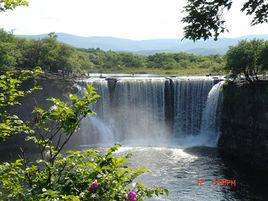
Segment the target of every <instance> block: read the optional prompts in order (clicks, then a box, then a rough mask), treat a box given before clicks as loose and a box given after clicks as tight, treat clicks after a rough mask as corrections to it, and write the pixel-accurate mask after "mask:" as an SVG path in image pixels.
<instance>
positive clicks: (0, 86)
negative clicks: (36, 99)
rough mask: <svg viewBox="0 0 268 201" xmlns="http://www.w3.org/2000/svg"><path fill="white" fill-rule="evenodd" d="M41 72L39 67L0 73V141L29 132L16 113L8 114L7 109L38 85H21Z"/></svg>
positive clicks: (16, 103) (17, 103)
mask: <svg viewBox="0 0 268 201" xmlns="http://www.w3.org/2000/svg"><path fill="white" fill-rule="evenodd" d="M40 72H41V69H40V68H36V69H35V70H34V71H29V70H21V71H7V72H3V71H2V72H1V73H0V111H1V112H0V142H1V141H4V140H6V138H7V137H9V136H11V135H15V134H18V133H22V132H25V133H29V132H31V129H30V128H29V126H28V124H27V123H25V122H23V121H22V120H21V119H20V118H19V117H18V116H17V115H13V114H10V113H9V112H8V109H9V108H10V107H12V106H14V105H19V104H20V102H19V99H20V98H21V97H24V96H25V95H28V94H30V93H32V92H33V91H34V90H37V89H38V87H33V88H31V89H24V88H22V85H23V84H24V83H25V82H27V81H29V80H31V79H33V78H34V77H36V76H37V75H38V74H39V73H40Z"/></svg>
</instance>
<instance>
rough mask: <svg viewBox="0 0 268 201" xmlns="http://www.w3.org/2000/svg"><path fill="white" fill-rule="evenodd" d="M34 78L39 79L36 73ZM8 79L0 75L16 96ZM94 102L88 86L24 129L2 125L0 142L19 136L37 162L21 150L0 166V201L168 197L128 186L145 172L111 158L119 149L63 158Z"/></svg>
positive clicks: (121, 159) (156, 190)
mask: <svg viewBox="0 0 268 201" xmlns="http://www.w3.org/2000/svg"><path fill="white" fill-rule="evenodd" d="M37 73H40V69H39V70H38V71H37ZM29 75H32V77H33V76H36V73H30V72H28V71H27V77H26V76H22V77H16V80H18V79H23V80H28V79H30V78H31V76H29ZM8 76H9V73H5V74H4V78H3V80H4V81H3V83H4V82H5V83H6V84H7V86H8V85H11V84H12V94H14V93H15V92H16V93H17V92H18V91H20V87H21V86H20V84H15V85H14V84H13V82H14V81H12V82H9V81H10V79H12V78H9V77H8ZM0 78H1V75H0ZM14 79H15V78H14ZM3 83H2V88H1V91H0V97H4V96H5V94H8V92H9V90H10V86H8V87H4V85H5V83H4V84H3ZM15 83H20V82H19V81H18V82H17V81H16V82H15ZM0 86H1V85H0ZM19 94H20V95H19V96H12V101H13V103H14V104H15V103H16V104H19V102H18V101H17V99H18V98H21V97H23V96H24V95H26V93H19ZM98 98H99V95H98V94H97V93H96V91H95V89H94V88H93V87H91V86H87V90H86V93H85V94H84V95H83V97H81V98H79V97H77V96H75V95H70V99H69V101H68V103H65V102H62V101H61V100H59V99H55V98H51V99H49V101H51V102H52V106H51V107H50V108H49V110H45V109H43V108H36V109H35V111H34V113H35V118H34V122H33V123H34V124H33V126H31V127H30V126H29V125H30V124H29V123H23V128H24V129H23V130H22V129H21V126H17V125H16V124H15V125H14V124H12V119H10V120H9V121H8V123H9V124H8V125H7V124H6V121H2V122H1V127H0V128H6V127H7V126H9V128H10V129H6V130H5V131H6V133H5V134H4V135H3V133H2V135H1V134H0V139H1V137H2V139H6V138H7V137H9V136H11V135H12V134H14V133H19V132H21V131H23V132H25V133H27V134H28V136H27V138H26V140H31V141H33V142H34V143H35V144H36V145H37V147H38V149H39V153H38V154H37V156H36V157H37V158H39V159H37V160H32V159H28V158H27V156H26V154H25V153H24V151H23V150H21V154H20V159H18V160H16V161H15V162H5V163H3V164H0V200H12V201H13V200H14V201H16V200H18V201H24V200H25V201H26V200H27V201H37V200H40V201H45V200H47V201H51V200H55V201H56V200H69V201H78V200H92V201H112V200H115V201H117V200H118V201H119V200H128V201H141V200H145V199H146V198H150V197H153V196H158V195H164V194H167V193H168V191H167V190H165V189H161V188H154V189H149V188H146V187H145V186H144V185H143V184H135V183H133V181H134V180H135V178H137V177H138V176H139V175H141V174H143V173H146V172H148V169H145V168H137V169H134V168H129V167H127V164H126V162H127V156H116V155H115V152H116V151H117V150H118V148H119V147H120V146H119V145H115V146H113V147H112V148H111V149H109V150H108V151H106V152H105V153H103V152H100V151H97V150H93V149H89V150H85V151H69V152H67V153H65V154H62V151H63V149H64V147H65V145H66V144H67V143H68V142H69V140H70V139H71V137H72V136H73V135H75V134H77V130H78V129H79V126H80V122H81V120H82V119H83V118H85V117H87V116H89V115H94V114H95V113H94V112H93V111H92V110H91V109H90V106H91V104H92V103H94V102H96V101H97V99H98ZM5 100H9V99H1V101H2V106H3V107H2V108H5V107H6V106H12V105H14V104H13V103H12V104H5ZM9 101H10V100H9ZM3 111H5V110H3ZM0 114H1V116H3V114H5V113H3V112H2V111H1V112H0ZM20 121H21V120H20ZM21 124H22V123H21Z"/></svg>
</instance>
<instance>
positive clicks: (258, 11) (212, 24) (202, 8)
mask: <svg viewBox="0 0 268 201" xmlns="http://www.w3.org/2000/svg"><path fill="white" fill-rule="evenodd" d="M232 3H233V0H187V5H186V6H185V8H184V11H185V12H186V13H187V15H186V16H185V17H184V18H183V19H182V22H183V23H186V26H185V27H184V37H185V38H188V39H191V40H194V41H196V40H199V39H201V38H203V39H205V40H206V39H208V38H210V37H213V38H214V39H215V40H217V38H218V36H219V35H220V34H221V33H223V32H225V31H226V30H227V28H226V26H225V20H224V14H225V12H226V11H229V10H230V9H231V7H232ZM267 10H268V2H267V1H265V0H244V4H243V6H242V8H241V11H242V12H245V13H246V15H252V16H253V19H252V21H251V25H256V24H262V23H265V22H268V13H267Z"/></svg>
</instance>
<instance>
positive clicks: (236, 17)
mask: <svg viewBox="0 0 268 201" xmlns="http://www.w3.org/2000/svg"><path fill="white" fill-rule="evenodd" d="M237 2H241V0H236V4H235V5H234V9H233V10H232V11H231V12H230V13H228V15H227V17H226V19H227V22H228V23H227V25H228V28H229V29H230V32H229V33H227V34H224V36H226V37H232V36H240V35H248V34H268V25H267V24H266V25H258V26H256V27H250V26H249V18H248V17H245V16H244V14H241V13H240V12H239V7H238V6H240V5H239V3H237ZM183 5H184V0H75V1H74V0H30V6H29V7H20V8H17V9H16V10H15V11H10V12H7V13H1V14H0V27H3V28H5V29H7V30H11V29H15V34H40V33H48V32H52V31H55V32H66V33H70V34H76V35H82V36H114V37H122V38H130V39H149V38H180V37H182V35H183V31H182V28H183V25H182V23H181V22H179V21H180V19H181V17H182V15H183V14H182V12H181V11H182V7H183Z"/></svg>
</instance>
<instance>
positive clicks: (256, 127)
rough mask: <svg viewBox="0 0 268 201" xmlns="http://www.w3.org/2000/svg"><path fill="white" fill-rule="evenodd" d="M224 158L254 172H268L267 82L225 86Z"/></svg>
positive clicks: (222, 124)
mask: <svg viewBox="0 0 268 201" xmlns="http://www.w3.org/2000/svg"><path fill="white" fill-rule="evenodd" d="M223 96H224V100H223V107H222V115H221V117H222V123H221V131H222V134H221V136H220V139H219V142H218V147H219V151H220V153H221V155H222V156H223V157H224V158H226V159H228V160H233V161H236V162H238V163H240V164H243V165H248V166H249V167H251V168H254V169H255V170H262V171H268V82H267V81H259V82H256V83H254V84H238V83H228V84H226V85H224V87H223Z"/></svg>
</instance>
